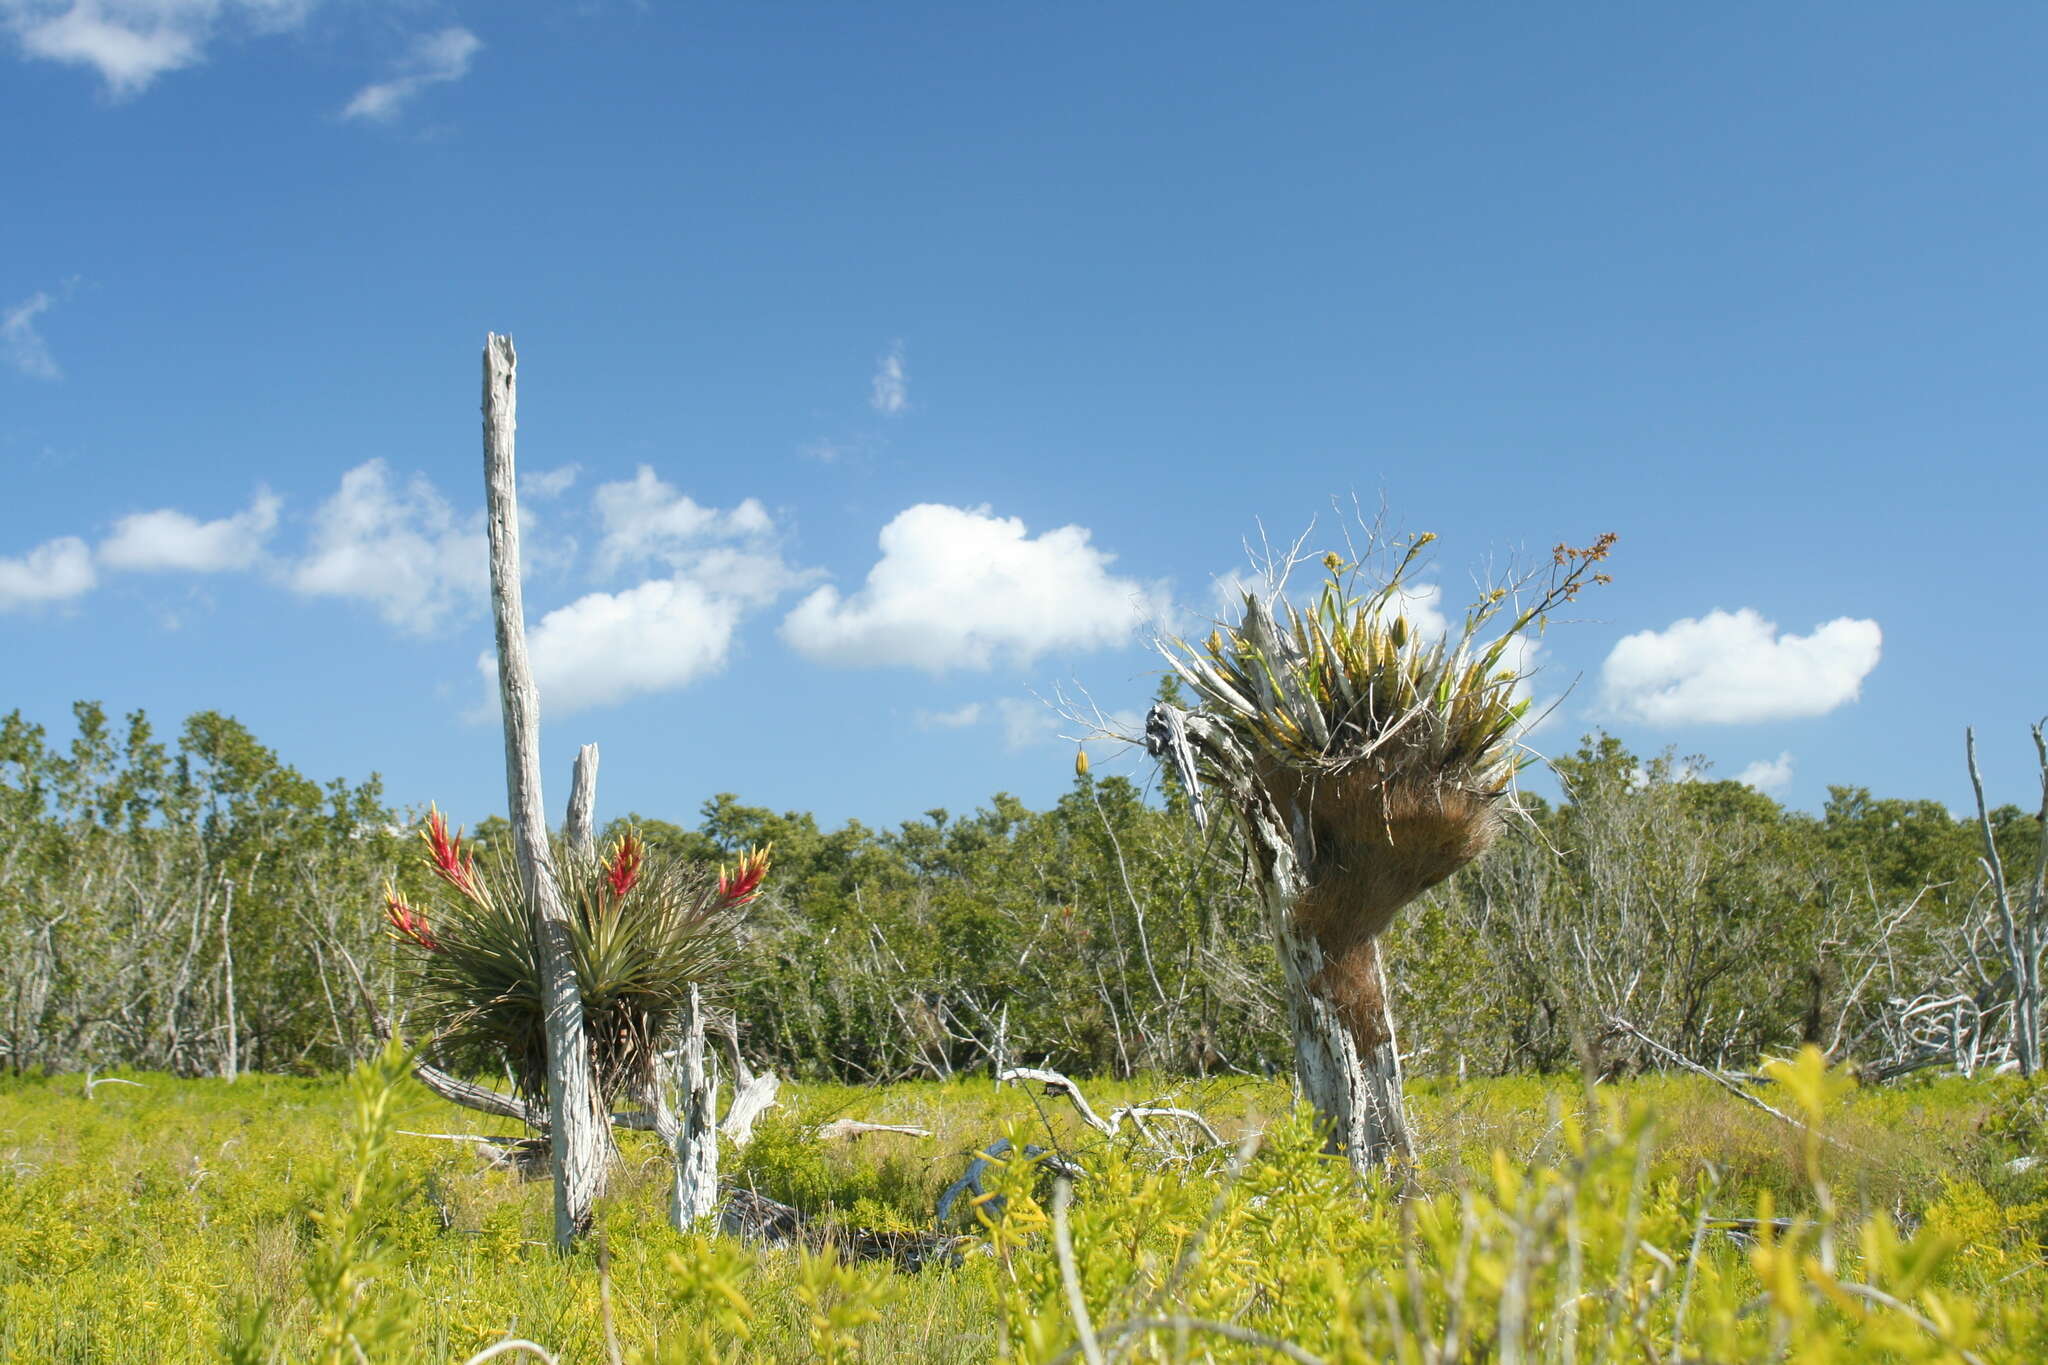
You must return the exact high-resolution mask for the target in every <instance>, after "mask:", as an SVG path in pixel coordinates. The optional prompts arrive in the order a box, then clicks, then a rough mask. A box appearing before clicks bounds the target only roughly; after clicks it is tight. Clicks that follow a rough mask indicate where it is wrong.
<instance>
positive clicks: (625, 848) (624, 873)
mask: <svg viewBox="0 0 2048 1365" xmlns="http://www.w3.org/2000/svg"><path fill="white" fill-rule="evenodd" d="M646 857H647V845H645V844H643V843H641V842H640V836H639V835H637V834H633V833H630V832H629V833H626V834H622V835H620V836H619V841H618V842H617V843H616V844H613V845H612V856H611V857H609V858H607V859H605V860H604V879H605V882H606V883H607V884H608V885H610V887H611V889H612V894H613V895H614V896H624V895H625V894H626V893H627V892H628V891H631V890H632V889H633V888H634V887H635V886H638V885H639V884H640V864H641V863H642V862H644V861H645V860H646Z"/></svg>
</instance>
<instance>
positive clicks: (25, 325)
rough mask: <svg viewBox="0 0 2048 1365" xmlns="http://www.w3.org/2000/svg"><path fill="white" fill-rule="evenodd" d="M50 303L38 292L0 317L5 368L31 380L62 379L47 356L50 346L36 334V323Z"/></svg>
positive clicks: (49, 300) (51, 359) (53, 360)
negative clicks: (5, 360)
mask: <svg viewBox="0 0 2048 1365" xmlns="http://www.w3.org/2000/svg"><path fill="white" fill-rule="evenodd" d="M52 302H54V300H52V299H51V297H50V296H49V295H48V294H45V293H43V292H41V291H37V292H36V293H34V294H31V295H29V296H28V297H27V298H26V299H23V300H22V301H21V302H20V303H18V304H16V305H14V307H12V308H10V309H8V310H7V311H6V312H5V313H0V351H5V352H6V355H7V363H8V364H10V365H12V366H13V367H14V368H15V369H17V370H20V371H21V372H22V373H23V374H25V375H27V376H28V377H29V378H31V379H62V378H63V377H64V372H63V371H62V370H60V369H58V368H57V360H56V357H54V356H52V355H51V354H50V344H49V343H48V342H46V341H44V340H43V334H42V333H41V332H39V331H37V330H36V319H37V318H38V317H40V316H41V315H42V314H44V313H46V312H48V311H49V308H50V304H51V303H52Z"/></svg>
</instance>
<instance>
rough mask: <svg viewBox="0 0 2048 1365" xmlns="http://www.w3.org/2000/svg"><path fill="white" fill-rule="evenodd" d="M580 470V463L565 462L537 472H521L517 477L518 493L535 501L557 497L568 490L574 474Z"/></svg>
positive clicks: (574, 479)
mask: <svg viewBox="0 0 2048 1365" xmlns="http://www.w3.org/2000/svg"><path fill="white" fill-rule="evenodd" d="M582 472H583V466H582V465H580V464H565V465H562V466H560V467H558V468H555V469H548V470H543V471H541V472H540V473H538V474H522V475H520V477H519V495H520V496H521V497H523V498H530V499H532V500H533V501H535V502H546V501H547V500H548V499H550V498H559V497H561V496H562V494H564V493H566V492H568V491H569V489H570V488H571V487H572V486H573V485H574V484H575V482H576V476H577V475H579V474H581V473H582Z"/></svg>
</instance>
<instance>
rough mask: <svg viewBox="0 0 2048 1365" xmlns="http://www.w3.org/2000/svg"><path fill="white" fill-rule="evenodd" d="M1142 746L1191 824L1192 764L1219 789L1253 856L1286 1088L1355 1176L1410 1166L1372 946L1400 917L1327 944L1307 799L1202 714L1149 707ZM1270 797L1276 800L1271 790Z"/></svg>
mask: <svg viewBox="0 0 2048 1365" xmlns="http://www.w3.org/2000/svg"><path fill="white" fill-rule="evenodd" d="M1146 746H1147V748H1148V749H1149V750H1150V751H1151V752H1152V753H1153V755H1155V756H1156V757H1159V758H1161V759H1163V760H1165V761H1166V762H1167V763H1168V764H1169V765H1170V766H1171V767H1173V768H1174V769H1175V771H1176V772H1177V774H1178V775H1179V777H1180V780H1181V783H1182V786H1183V788H1184V789H1185V790H1187V791H1188V792H1189V793H1191V794H1192V799H1193V809H1194V810H1195V812H1196V813H1197V818H1198V819H1203V820H1206V818H1207V817H1206V815H1204V814H1203V812H1204V810H1205V807H1204V805H1203V804H1202V802H1201V799H1200V786H1199V783H1200V781H1201V780H1202V778H1201V776H1200V772H1198V769H1197V767H1196V756H1197V755H1198V754H1199V755H1200V756H1201V757H1202V759H1203V760H1204V761H1203V763H1202V771H1206V773H1207V774H1208V781H1209V782H1210V783H1212V784H1213V785H1215V786H1217V787H1219V788H1220V789H1221V792H1222V794H1223V795H1224V796H1225V798H1226V802H1227V805H1228V806H1229V808H1230V809H1231V811H1232V812H1233V813H1234V814H1235V815H1236V816H1237V817H1238V820H1239V823H1240V825H1241V826H1242V828H1243V830H1244V833H1245V837H1246V839H1247V841H1248V842H1249V843H1250V845H1251V853H1252V857H1253V860H1254V864H1255V866H1256V868H1257V870H1258V874H1259V895H1260V900H1261V903H1262V905H1263V907H1264V909H1265V912H1266V922H1267V925H1268V927H1269V929H1270V931H1271V933H1272V935H1273V945H1274V949H1275V951H1276V953H1277V954H1278V956H1279V959H1280V969H1281V972H1282V974H1283V975H1284V977H1285V979H1286V982H1287V1009H1288V1023H1289V1025H1290V1026H1291V1032H1292V1033H1293V1036H1294V1078H1295V1084H1296V1086H1297V1088H1298V1089H1299V1092H1300V1095H1301V1098H1302V1099H1304V1100H1306V1101H1307V1102H1308V1103H1309V1105H1310V1106H1311V1107H1312V1108H1313V1109H1314V1110H1315V1113H1316V1118H1317V1119H1318V1120H1319V1121H1320V1122H1321V1123H1322V1124H1323V1125H1324V1126H1325V1127H1326V1129H1327V1130H1328V1138H1327V1144H1328V1146H1327V1150H1329V1151H1331V1152H1332V1153H1336V1152H1342V1153H1343V1154H1344V1155H1345V1156H1346V1157H1347V1158H1348V1159H1349V1160H1350V1162H1351V1165H1352V1167H1353V1168H1354V1169H1356V1170H1357V1171H1359V1172H1360V1173H1364V1172H1367V1171H1370V1170H1373V1169H1374V1168H1376V1167H1378V1166H1380V1165H1382V1164H1384V1163H1385V1162H1386V1161H1387V1160H1388V1159H1389V1158H1390V1157H1394V1156H1401V1157H1406V1156H1408V1155H1409V1153H1410V1150H1411V1149H1410V1146H1409V1138H1408V1119H1407V1114H1406V1111H1405V1109H1404V1107H1403V1104H1402V1098H1401V1056H1400V1051H1399V1049H1398V1047H1397V1046H1396V1045H1395V1039H1394V1020H1393V1015H1392V1012H1391V1011H1390V1009H1389V1007H1388V1000H1387V983H1386V973H1385V969H1384V967H1383V966H1382V964H1381V960H1380V951H1379V942H1378V929H1381V928H1384V927H1385V924H1386V922H1387V921H1388V920H1390V919H1391V918H1392V913H1393V910H1394V909H1397V908H1398V905H1395V906H1388V907H1385V908H1384V910H1383V911H1382V910H1381V909H1380V908H1379V907H1372V908H1371V909H1370V910H1369V911H1368V913H1369V914H1370V917H1371V920H1372V922H1373V923H1372V930H1371V932H1367V933H1364V934H1358V933H1353V934H1351V935H1349V936H1348V937H1347V938H1346V939H1345V941H1342V942H1337V941H1333V939H1332V932H1331V930H1330V928H1329V927H1328V924H1329V921H1328V919H1327V918H1325V917H1319V916H1317V915H1315V914H1312V913H1311V903H1312V896H1313V894H1314V892H1315V891H1316V889H1317V888H1316V887H1315V886H1314V885H1313V883H1312V881H1311V875H1312V870H1313V869H1314V868H1315V866H1316V863H1317V857H1316V853H1317V850H1316V848H1315V840H1314V821H1313V820H1312V818H1311V813H1310V810H1309V809H1308V799H1309V798H1308V797H1307V796H1306V795H1305V794H1304V793H1303V792H1302V791H1300V790H1299V789H1297V790H1295V791H1294V792H1293V793H1291V794H1288V793H1287V792H1286V791H1285V785H1286V784H1272V783H1265V782H1260V781H1258V780H1256V779H1255V778H1254V777H1253V776H1252V772H1253V765H1252V764H1250V763H1249V762H1247V761H1245V758H1244V756H1243V754H1242V751H1241V750H1239V749H1238V748H1237V746H1236V745H1235V743H1234V741H1233V740H1232V739H1231V737H1230V735H1229V733H1228V732H1227V731H1226V730H1225V729H1224V727H1222V726H1221V725H1218V724H1217V723H1216V722H1215V721H1214V720H1212V719H1211V718H1210V717H1207V716H1204V715H1202V714H1200V713H1199V712H1185V711H1180V710H1178V709H1177V708H1174V707H1170V706H1167V705H1165V704H1164V703H1161V704H1160V705H1158V706H1155V707H1154V708H1153V709H1152V714H1151V716H1150V717H1148V718H1147V721H1146ZM1276 785H1279V786H1281V788H1282V790H1280V791H1276V790H1274V787H1275V786H1276ZM1323 861H1324V862H1325V863H1327V862H1328V861H1329V859H1328V857H1327V856H1325V858H1324V859H1323ZM1364 909H1366V908H1365V907H1356V908H1354V913H1357V911H1358V910H1364ZM1355 922H1356V921H1355V920H1354V923H1355Z"/></svg>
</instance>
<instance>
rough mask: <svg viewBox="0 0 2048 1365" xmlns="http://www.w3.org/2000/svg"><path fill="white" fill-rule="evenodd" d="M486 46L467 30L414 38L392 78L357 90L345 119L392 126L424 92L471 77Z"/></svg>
mask: <svg viewBox="0 0 2048 1365" xmlns="http://www.w3.org/2000/svg"><path fill="white" fill-rule="evenodd" d="M482 47H483V40H482V39H480V38H478V37H477V36H476V35H475V34H474V33H471V32H470V31H469V30H468V29H466V28H460V27H449V28H444V29H442V30H441V31H440V32H438V33H423V34H421V35H420V36H419V37H417V38H415V39H413V42H412V46H411V47H410V48H408V49H407V50H406V53H405V55H404V56H402V57H400V58H399V60H398V61H397V62H396V63H395V64H394V65H393V68H392V74H391V76H390V77H389V79H386V80H381V81H378V82H376V83H374V84H371V85H366V86H364V87H363V88H362V89H360V90H358V91H356V93H355V98H354V99H351V100H350V101H349V102H348V105H347V107H345V108H344V109H343V110H342V111H341V116H342V117H343V118H350V119H363V120H365V121H367V122H371V123H389V122H390V121H391V120H392V119H395V118H397V117H398V114H399V111H400V110H402V109H403V108H404V107H405V106H406V104H407V103H409V102H410V101H411V100H412V99H413V97H414V96H416V95H418V94H419V93H420V92H421V91H422V90H425V89H426V88H428V87H429V86H434V85H446V84H448V83H449V82H451V81H459V80H461V79H462V78H463V77H464V76H467V75H468V74H469V64H470V62H471V60H472V59H474V58H475V56H476V54H477V51H478V50H479V49H480V48H482Z"/></svg>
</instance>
